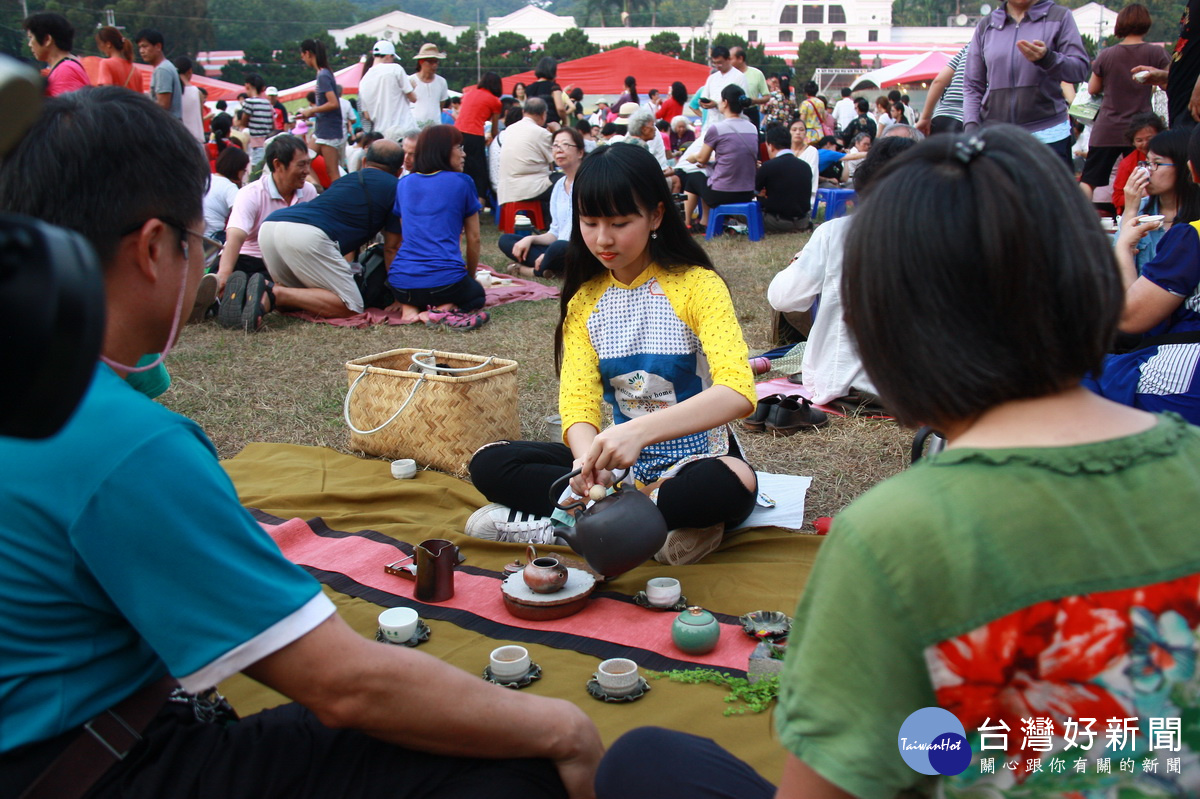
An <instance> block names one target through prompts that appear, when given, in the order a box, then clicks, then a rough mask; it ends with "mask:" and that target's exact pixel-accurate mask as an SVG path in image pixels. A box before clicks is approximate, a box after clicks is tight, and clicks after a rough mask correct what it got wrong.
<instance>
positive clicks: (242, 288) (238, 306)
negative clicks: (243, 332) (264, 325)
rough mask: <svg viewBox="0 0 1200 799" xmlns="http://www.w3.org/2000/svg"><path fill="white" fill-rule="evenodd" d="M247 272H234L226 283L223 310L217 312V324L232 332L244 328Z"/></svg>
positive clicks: (222, 299)
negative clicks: (243, 315) (243, 314)
mask: <svg viewBox="0 0 1200 799" xmlns="http://www.w3.org/2000/svg"><path fill="white" fill-rule="evenodd" d="M246 278H247V275H246V273H245V272H234V273H233V274H232V275H230V276H229V280H227V281H225V294H224V295H223V296H222V297H221V308H220V310H219V311H217V323H218V324H220V325H221V327H227V328H229V329H230V330H233V329H235V328H238V327H241V326H242V307H243V306H244V305H245V304H246Z"/></svg>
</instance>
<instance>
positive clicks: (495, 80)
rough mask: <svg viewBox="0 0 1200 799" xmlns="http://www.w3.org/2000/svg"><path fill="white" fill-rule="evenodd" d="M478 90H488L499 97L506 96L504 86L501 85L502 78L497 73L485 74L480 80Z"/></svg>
mask: <svg viewBox="0 0 1200 799" xmlns="http://www.w3.org/2000/svg"><path fill="white" fill-rule="evenodd" d="M477 88H480V89H487V90H488V91H489V92H491V93H492V94H494V95H496V96H497V97H499V96H500V95H502V94H504V86H503V85H501V83H500V76H499V75H497V74H496V73H495V72H485V73H483V77H482V78H480V79H479V84H478V87H477Z"/></svg>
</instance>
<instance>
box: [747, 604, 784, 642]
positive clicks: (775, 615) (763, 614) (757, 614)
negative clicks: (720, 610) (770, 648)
mask: <svg viewBox="0 0 1200 799" xmlns="http://www.w3.org/2000/svg"><path fill="white" fill-rule="evenodd" d="M738 621H740V622H741V623H742V630H743V631H744V632H745V633H746V635H748V636H750V637H751V638H758V639H764V638H765V639H766V640H768V641H779V640H781V639H784V638H787V637H788V633H789V632H790V631H791V629H792V617H791V616H789V615H787V614H786V613H783V612H781V611H778V610H756V611H754V612H752V613H747V614H745V615H742V616H739V617H738Z"/></svg>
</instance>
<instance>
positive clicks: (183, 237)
mask: <svg viewBox="0 0 1200 799" xmlns="http://www.w3.org/2000/svg"><path fill="white" fill-rule="evenodd" d="M150 219H157V220H158V221H160V222H162V223H163V224H164V225H166V226H168V227H172V228H175V229H176V230H178V231H179V246H181V247H182V248H183V257H184V259H185V260H186V259H187V258H188V254H189V251H188V236H195V237H196V238H198V239H200V246H201V247H203V248H204V264H205V265H206V266H211V265H212V264H213V263H214V262H215V261H216V259H217V258H219V257H220V255H221V250H222V249H223V248H224V247H225V245H224V244H222V243H221V242H219V241H217V240H216V239H210V238H209V237H208V236H205V235H204V234H203V233H197V232H196V231H194V230H188V229H187V228H186V227H184V225H183V224H182V223H180V222H176V221H175V220H174V219H168V218H167V217H165V216H154V217H150ZM148 221H149V220H147V219H143V220H142V221H141V222H138V223H137V224H133V225H130V226H129V227H127V228H126V229H125V230H122V231H121V235H122V236H128V235H129V234H130V233H133V232H135V231H137V230H140V229H141V227H142V225H144V224H146V222H148Z"/></svg>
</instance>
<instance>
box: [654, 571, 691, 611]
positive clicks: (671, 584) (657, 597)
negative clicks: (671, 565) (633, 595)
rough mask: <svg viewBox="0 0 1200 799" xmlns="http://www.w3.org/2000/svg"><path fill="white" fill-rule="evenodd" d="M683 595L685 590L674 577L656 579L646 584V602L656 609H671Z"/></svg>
mask: <svg viewBox="0 0 1200 799" xmlns="http://www.w3.org/2000/svg"><path fill="white" fill-rule="evenodd" d="M682 595H683V589H682V587H681V586H680V585H679V581H678V580H676V579H675V578H674V577H654V578H651V579H650V580H648V581H647V582H646V601H647V602H649V603H650V604H651V605H653V606H654V607H656V608H669V607H671V606H672V605H674V604H675V603H676V602H678V601H679V597H681V596H682Z"/></svg>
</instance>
